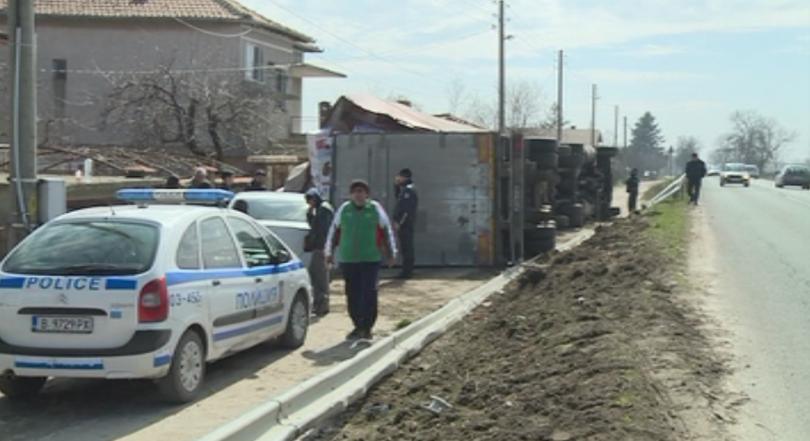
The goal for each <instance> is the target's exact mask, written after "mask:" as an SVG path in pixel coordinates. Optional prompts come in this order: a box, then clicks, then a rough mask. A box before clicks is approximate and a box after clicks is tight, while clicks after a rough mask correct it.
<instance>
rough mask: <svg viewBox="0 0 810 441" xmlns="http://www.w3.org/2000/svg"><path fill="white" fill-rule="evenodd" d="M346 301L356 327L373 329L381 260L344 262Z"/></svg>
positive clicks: (375, 319)
mask: <svg viewBox="0 0 810 441" xmlns="http://www.w3.org/2000/svg"><path fill="white" fill-rule="evenodd" d="M340 268H341V270H342V271H343V280H344V281H345V283H346V303H347V304H348V306H349V316H350V317H351V318H352V322H354V327H355V328H356V329H363V330H367V331H371V328H373V327H374V323H376V322H377V280H378V275H379V273H380V262H356V263H342V264H340Z"/></svg>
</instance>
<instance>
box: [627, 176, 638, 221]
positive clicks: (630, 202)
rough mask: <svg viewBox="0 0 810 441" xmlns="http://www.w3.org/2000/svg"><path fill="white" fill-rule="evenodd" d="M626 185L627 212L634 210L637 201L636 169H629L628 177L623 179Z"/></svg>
mask: <svg viewBox="0 0 810 441" xmlns="http://www.w3.org/2000/svg"><path fill="white" fill-rule="evenodd" d="M625 185H626V186H627V210H628V214H633V213H635V212H636V203H637V202H638V185H639V179H638V169H637V168H634V169H633V170H631V171H630V177H629V178H627V181H625Z"/></svg>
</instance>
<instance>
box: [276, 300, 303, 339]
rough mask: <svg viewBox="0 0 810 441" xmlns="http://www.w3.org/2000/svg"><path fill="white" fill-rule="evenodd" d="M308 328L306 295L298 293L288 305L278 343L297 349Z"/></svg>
mask: <svg viewBox="0 0 810 441" xmlns="http://www.w3.org/2000/svg"><path fill="white" fill-rule="evenodd" d="M308 328H309V306H308V302H307V300H306V295H305V294H303V293H300V292H299V293H298V295H296V296H295V300H293V304H292V306H291V307H290V315H289V318H288V319H287V328H286V329H285V331H284V334H283V335H282V336H281V338H280V340H279V343H280V344H281V346H282V347H284V348H287V349H298V348H300V347H301V346H303V345H304V341H305V340H306V338H307V330H308Z"/></svg>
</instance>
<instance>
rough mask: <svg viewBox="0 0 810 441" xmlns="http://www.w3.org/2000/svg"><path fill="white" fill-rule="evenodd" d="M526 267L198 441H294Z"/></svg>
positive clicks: (580, 237)
mask: <svg viewBox="0 0 810 441" xmlns="http://www.w3.org/2000/svg"><path fill="white" fill-rule="evenodd" d="M592 235H593V231H592V230H582V231H580V232H579V233H578V234H577V235H575V236H574V237H572V238H571V239H569V240H568V241H566V242H565V243H563V244H562V245H560V246H559V247H558V248H557V249H558V250H559V251H568V250H570V249H572V248H575V247H576V246H578V245H580V244H581V243H583V242H585V241H586V240H588V239H589V238H590V237H591V236H592ZM524 270H525V268H523V267H522V266H519V267H513V268H509V269H507V270H506V271H504V272H503V273H501V274H500V275H498V276H497V277H495V278H493V279H491V280H490V281H488V282H487V283H485V284H483V285H481V286H479V287H478V288H475V289H473V290H472V291H469V292H467V293H465V294H463V295H461V296H459V297H457V298H455V299H453V300H451V301H450V302H448V303H447V304H446V305H445V306H443V307H442V308H440V309H438V310H436V311H434V312H433V313H431V314H428V315H426V316H425V317H423V318H421V319H420V320H418V321H416V322H414V323H412V324H411V325H409V326H408V327H406V328H404V329H401V330H399V331H397V332H395V333H393V334H391V335H389V336H388V337H385V338H383V339H382V340H379V341H376V342H374V344H373V345H372V346H370V347H369V348H368V349H365V350H363V351H361V352H360V353H358V354H357V356H355V357H354V358H352V359H350V360H347V361H345V362H343V363H341V364H339V365H337V366H335V367H334V368H332V369H329V370H327V371H324V372H322V373H320V374H318V375H316V376H314V377H312V378H310V379H309V380H307V381H304V382H303V383H301V384H299V385H297V386H295V387H293V388H291V389H289V390H287V391H286V392H284V393H282V394H281V395H279V396H277V397H275V398H273V399H271V400H269V401H267V402H265V403H263V404H261V405H259V406H257V407H256V408H254V409H252V410H251V411H249V412H248V413H246V414H244V415H242V416H240V417H238V418H237V419H235V420H233V421H231V422H229V423H227V424H225V425H224V426H222V427H220V428H218V429H216V430H214V431H213V432H211V433H210V434H208V435H206V436H204V437H203V438H200V439H199V441H292V440H295V439H296V438H298V437H300V436H302V435H304V434H305V433H306V431H307V430H309V429H311V428H313V427H315V426H317V425H318V423H320V422H322V421H324V420H326V419H328V418H330V417H332V416H335V415H337V414H339V413H341V412H343V411H345V410H346V408H348V406H349V405H350V404H351V403H353V402H354V401H356V400H358V399H360V398H362V397H363V396H365V395H366V394H367V393H368V391H369V389H370V388H371V387H372V386H374V385H375V384H377V383H378V382H379V381H380V380H382V379H383V378H385V377H386V376H388V375H390V374H391V373H392V372H394V371H395V370H396V369H397V368H398V367H399V366H400V364H402V363H403V362H404V361H405V360H408V359H410V358H412V357H414V356H415V355H417V354H418V353H419V352H420V351H422V349H424V348H425V346H427V345H428V344H430V343H431V342H433V341H434V340H436V339H437V338H439V337H441V336H442V335H443V334H444V333H445V332H447V330H449V329H450V327H452V326H453V325H454V324H456V323H457V322H459V321H460V320H462V319H463V318H464V317H465V316H466V315H467V314H469V313H470V312H471V311H472V310H473V309H475V308H476V307H478V306H479V305H480V304H481V303H483V302H484V301H485V300H486V299H487V298H488V297H489V296H490V295H492V294H494V293H496V292H498V291H500V290H501V289H502V288H503V287H505V286H506V285H507V284H508V283H509V282H511V281H512V280H514V279H515V278H516V277H517V276H519V275H520V274H521V273H522V272H523V271H524Z"/></svg>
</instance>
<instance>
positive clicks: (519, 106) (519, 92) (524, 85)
mask: <svg viewBox="0 0 810 441" xmlns="http://www.w3.org/2000/svg"><path fill="white" fill-rule="evenodd" d="M452 99H453V98H452V94H451V100H452ZM459 101H460V102H466V103H467V110H466V112H464V117H465V119H468V120H470V121H472V122H474V123H476V124H479V125H481V126H484V127H490V128H494V127H495V126H496V125H497V124H498V106H497V102H496V101H495V100H492V99H482V98H481V97H480V96H478V95H469V96H468V97H467V98H465V99H459ZM542 103H543V94H542V91H541V89H540V88H539V87H538V86H537V85H535V84H533V83H531V82H529V81H520V82H517V83H511V84H509V85H508V86H507V88H506V98H505V104H506V127H507V129H508V130H509V131H510V132H512V133H520V132H523V131H524V130H525V129H530V128H537V127H540V126H541V125H542V124H541V117H542V116H541V113H542V111H541V109H542V108H543V104H542Z"/></svg>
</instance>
